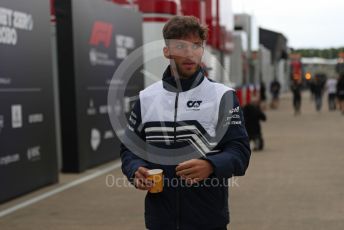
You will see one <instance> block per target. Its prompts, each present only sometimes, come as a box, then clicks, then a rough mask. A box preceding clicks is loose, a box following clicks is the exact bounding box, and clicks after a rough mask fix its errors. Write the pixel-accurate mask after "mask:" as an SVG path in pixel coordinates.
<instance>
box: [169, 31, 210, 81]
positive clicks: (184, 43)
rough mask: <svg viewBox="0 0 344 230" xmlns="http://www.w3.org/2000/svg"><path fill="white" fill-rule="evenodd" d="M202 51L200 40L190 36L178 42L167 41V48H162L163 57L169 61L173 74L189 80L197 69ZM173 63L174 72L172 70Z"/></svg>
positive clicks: (175, 40)
mask: <svg viewBox="0 0 344 230" xmlns="http://www.w3.org/2000/svg"><path fill="white" fill-rule="evenodd" d="M203 51H204V48H203V41H202V39H201V38H200V37H199V36H197V35H192V34H191V35H189V36H188V37H186V38H182V39H180V40H179V39H172V40H169V41H168V44H167V47H165V48H164V55H165V57H167V58H169V59H171V65H172V71H173V72H174V71H177V72H178V75H179V77H180V78H189V77H191V76H192V75H193V74H194V73H195V72H196V71H197V70H198V69H199V66H200V63H201V60H202V56H203ZM173 62H174V63H175V67H176V70H174V68H173V67H174V65H173V64H174V63H173ZM173 74H176V73H173Z"/></svg>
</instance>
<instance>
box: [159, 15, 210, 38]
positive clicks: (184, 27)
mask: <svg viewBox="0 0 344 230" xmlns="http://www.w3.org/2000/svg"><path fill="white" fill-rule="evenodd" d="M189 35H198V36H199V37H200V38H201V39H202V41H205V40H207V38H208V27H207V26H204V25H201V24H200V22H199V20H198V19H197V18H196V17H194V16H174V17H172V18H171V19H170V20H169V21H168V22H167V23H166V24H165V26H164V28H163V36H164V39H165V40H168V39H181V38H186V37H188V36H189Z"/></svg>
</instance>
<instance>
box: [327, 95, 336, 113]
mask: <svg viewBox="0 0 344 230" xmlns="http://www.w3.org/2000/svg"><path fill="white" fill-rule="evenodd" d="M328 109H329V110H336V94H335V93H329V94H328Z"/></svg>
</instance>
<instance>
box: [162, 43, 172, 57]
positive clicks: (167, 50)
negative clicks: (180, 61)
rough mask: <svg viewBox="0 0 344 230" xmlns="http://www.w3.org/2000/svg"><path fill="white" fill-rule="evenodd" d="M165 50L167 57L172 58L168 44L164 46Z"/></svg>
mask: <svg viewBox="0 0 344 230" xmlns="http://www.w3.org/2000/svg"><path fill="white" fill-rule="evenodd" d="M163 51H164V56H165V58H167V59H172V58H171V54H170V49H169V48H168V47H167V46H165V47H164V49H163Z"/></svg>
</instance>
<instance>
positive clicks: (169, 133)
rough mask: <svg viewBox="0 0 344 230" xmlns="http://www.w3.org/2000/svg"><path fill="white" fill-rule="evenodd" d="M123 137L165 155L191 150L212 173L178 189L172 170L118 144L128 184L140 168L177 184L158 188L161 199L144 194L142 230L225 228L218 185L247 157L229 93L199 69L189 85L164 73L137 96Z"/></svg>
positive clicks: (240, 169)
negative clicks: (133, 138)
mask: <svg viewBox="0 0 344 230" xmlns="http://www.w3.org/2000/svg"><path fill="white" fill-rule="evenodd" d="M162 111H163V112H162ZM126 132H129V133H133V134H135V135H137V136H139V137H140V138H141V139H142V140H144V141H145V142H146V143H147V146H148V145H154V146H157V147H160V148H164V149H166V154H168V153H169V150H170V149H176V148H180V147H185V146H189V147H192V148H193V149H194V151H198V152H199V158H201V159H204V160H207V161H209V162H210V163H211V164H212V166H213V167H214V173H213V174H211V175H210V176H209V178H208V179H209V180H204V181H201V182H199V183H198V184H195V185H193V186H183V185H185V183H183V181H182V180H181V179H180V178H178V177H177V176H176V171H175V168H176V165H160V164H159V165H158V164H156V163H152V162H149V161H147V160H144V159H142V158H140V157H138V156H137V155H135V154H134V153H132V152H131V151H130V150H129V149H128V148H127V147H126V146H125V145H123V144H122V146H121V160H122V171H123V173H124V174H125V175H126V176H127V177H128V179H129V180H130V181H131V182H132V181H133V177H134V174H135V172H136V170H137V169H138V168H139V167H141V166H143V167H146V168H150V169H155V168H161V169H163V170H164V177H165V179H170V180H168V181H171V180H173V179H175V180H177V181H179V182H180V183H177V185H176V186H171V185H168V184H164V190H163V192H161V193H157V194H151V193H147V195H146V198H145V222H146V227H147V228H148V229H150V230H169V229H171V230H172V229H181V230H193V229H195V230H196V229H197V230H198V229H202V230H208V229H209V230H211V229H216V228H221V227H224V226H226V225H227V224H228V223H229V208H228V186H226V184H225V183H223V182H224V181H227V179H228V178H230V177H232V176H242V175H244V174H245V171H246V169H247V167H248V164H249V159H250V155H251V151H250V148H249V141H248V135H247V132H246V130H245V124H244V119H243V114H242V111H241V108H240V106H239V103H238V100H237V98H236V96H235V91H234V90H232V89H230V88H228V87H226V86H224V85H222V84H219V83H215V82H212V81H210V80H209V79H207V78H206V77H204V75H203V71H202V69H200V70H199V71H197V72H196V73H195V74H194V75H193V76H192V77H191V78H189V79H180V80H178V81H176V80H175V78H174V77H173V76H172V75H171V71H170V67H168V68H167V69H166V71H165V73H164V75H163V79H162V81H159V82H156V83H154V84H153V85H151V86H149V87H147V88H146V89H145V90H143V91H141V92H140V97H139V100H138V101H137V102H136V104H135V106H134V108H133V111H132V113H131V116H130V118H129V124H128V129H127V131H126ZM220 133H221V135H220ZM212 179H216V180H217V181H218V183H217V182H215V183H213V182H211V181H214V180H212ZM209 182H210V183H209ZM165 183H167V182H165ZM227 185H228V184H227Z"/></svg>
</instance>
